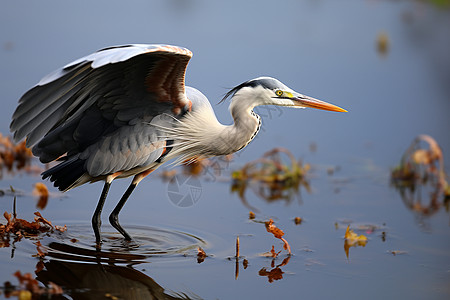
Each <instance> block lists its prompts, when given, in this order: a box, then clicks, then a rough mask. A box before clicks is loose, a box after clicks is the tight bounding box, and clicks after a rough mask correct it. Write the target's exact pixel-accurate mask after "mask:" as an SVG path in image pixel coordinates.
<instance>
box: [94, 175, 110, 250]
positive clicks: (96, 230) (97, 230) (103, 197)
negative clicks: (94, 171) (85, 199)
mask: <svg viewBox="0 0 450 300" xmlns="http://www.w3.org/2000/svg"><path fill="white" fill-rule="evenodd" d="M110 186H111V182H110V181H108V180H106V181H105V185H104V186H103V191H102V194H101V196H100V199H99V200H98V204H97V208H96V209H95V212H94V215H93V216H92V228H93V229H94V234H95V242H96V243H97V245H99V244H101V242H102V241H101V236H100V226H101V225H102V219H101V214H102V209H103V205H104V204H105V200H106V196H107V195H108V191H109V187H110Z"/></svg>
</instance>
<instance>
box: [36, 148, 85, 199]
mask: <svg viewBox="0 0 450 300" xmlns="http://www.w3.org/2000/svg"><path fill="white" fill-rule="evenodd" d="M41 175H42V179H46V178H48V177H50V181H51V182H53V184H54V186H55V187H57V188H58V189H59V190H60V191H63V192H65V191H68V190H70V189H72V188H74V187H76V186H78V185H80V180H81V179H82V178H83V177H85V175H86V168H85V160H83V159H79V158H78V156H73V157H71V158H68V159H67V160H65V161H63V162H61V163H59V164H58V165H56V166H54V167H52V168H50V169H48V170H47V171H45V172H43V173H42V174H41ZM83 183H84V182H83Z"/></svg>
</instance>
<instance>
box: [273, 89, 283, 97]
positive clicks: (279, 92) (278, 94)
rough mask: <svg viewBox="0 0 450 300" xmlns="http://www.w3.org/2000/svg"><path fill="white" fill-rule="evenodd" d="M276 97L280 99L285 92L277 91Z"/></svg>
mask: <svg viewBox="0 0 450 300" xmlns="http://www.w3.org/2000/svg"><path fill="white" fill-rule="evenodd" d="M275 95H277V96H278V97H281V96H283V91H282V90H276V91H275Z"/></svg>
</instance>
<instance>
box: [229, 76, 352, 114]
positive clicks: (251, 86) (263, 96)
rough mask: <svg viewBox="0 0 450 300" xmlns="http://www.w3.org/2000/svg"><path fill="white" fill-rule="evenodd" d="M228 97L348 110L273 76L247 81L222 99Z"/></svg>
mask: <svg viewBox="0 0 450 300" xmlns="http://www.w3.org/2000/svg"><path fill="white" fill-rule="evenodd" d="M228 97H232V98H233V99H235V98H236V99H245V101H250V102H251V103H249V104H250V105H251V106H257V105H278V106H290V107H296V108H306V107H311V108H316V109H323V110H329V111H337V112H347V111H346V110H345V109H343V108H340V107H338V106H336V105H333V104H330V103H327V102H325V101H322V100H318V99H315V98H312V97H309V96H306V95H302V94H300V93H298V92H296V91H294V90H292V89H291V88H289V87H288V86H286V85H285V84H283V83H282V82H281V81H279V80H277V79H275V78H272V77H258V78H255V79H252V80H249V81H246V82H244V83H242V84H240V85H238V86H236V87H234V88H233V89H231V90H230V91H229V92H228V93H227V94H226V95H225V97H224V98H223V99H222V101H224V100H225V99H226V98H228ZM239 101H244V100H239Z"/></svg>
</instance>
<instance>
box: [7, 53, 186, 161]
mask: <svg viewBox="0 0 450 300" xmlns="http://www.w3.org/2000/svg"><path fill="white" fill-rule="evenodd" d="M191 57H192V52H191V51H189V50H188V49H185V48H180V47H175V46H169V45H124V46H116V47H110V48H105V49H102V50H99V51H97V52H95V53H93V54H91V55H88V56H85V57H83V58H81V59H78V60H76V61H74V62H72V63H70V64H68V65H66V66H65V67H63V68H61V69H59V70H56V71H55V72H53V73H51V74H49V75H47V76H46V77H44V78H43V79H42V80H41V81H40V82H39V83H38V85H37V86H35V87H34V88H32V89H31V90H29V91H28V92H27V93H25V94H24V95H23V96H22V98H21V99H20V100H19V106H18V107H17V109H16V111H15V112H14V114H13V120H12V122H11V125H10V129H11V131H12V132H14V139H15V140H20V139H22V138H24V137H27V146H28V147H30V146H33V145H35V144H36V143H37V145H35V146H34V147H33V153H34V154H35V155H37V156H39V157H40V159H41V161H43V162H49V161H53V160H55V159H57V158H58V157H59V156H61V155H64V154H66V155H67V156H70V155H73V154H75V153H80V152H82V151H83V150H85V149H86V148H87V147H89V146H90V145H92V144H93V143H95V142H96V141H99V140H100V139H101V138H102V137H104V136H106V135H108V134H110V133H113V132H116V131H117V130H118V129H119V128H121V127H123V126H127V125H133V124H135V123H136V120H142V119H145V120H146V121H151V119H152V117H154V116H157V115H160V114H163V113H170V114H172V115H174V116H176V115H178V114H179V113H181V112H182V110H183V108H184V107H185V106H186V105H187V104H188V100H187V99H186V96H185V91H184V89H185V85H184V81H185V80H184V79H185V71H186V67H187V64H188V62H189V59H190V58H191ZM133 122H134V123H133Z"/></svg>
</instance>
